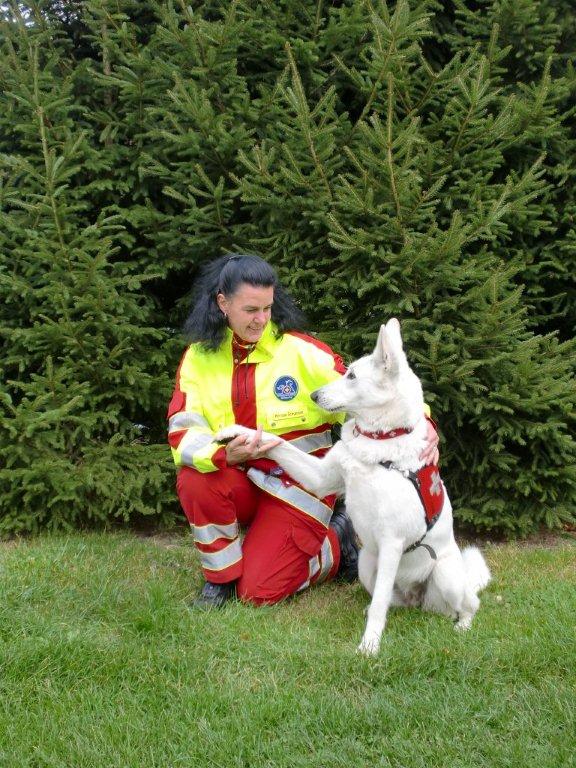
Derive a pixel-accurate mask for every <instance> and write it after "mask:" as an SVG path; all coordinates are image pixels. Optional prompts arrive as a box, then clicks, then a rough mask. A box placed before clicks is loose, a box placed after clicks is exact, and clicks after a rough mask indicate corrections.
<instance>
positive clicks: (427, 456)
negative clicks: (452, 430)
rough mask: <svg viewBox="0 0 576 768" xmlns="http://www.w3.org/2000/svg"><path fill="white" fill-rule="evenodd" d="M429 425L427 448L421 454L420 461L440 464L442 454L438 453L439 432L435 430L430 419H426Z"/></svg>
mask: <svg viewBox="0 0 576 768" xmlns="http://www.w3.org/2000/svg"><path fill="white" fill-rule="evenodd" d="M426 424H427V425H428V432H427V433H426V447H425V448H424V450H423V451H422V453H421V454H420V459H421V460H422V461H423V462H425V463H426V464H438V462H439V461H440V452H439V451H438V442H439V437H438V432H436V430H435V428H434V424H432V422H431V421H430V419H426Z"/></svg>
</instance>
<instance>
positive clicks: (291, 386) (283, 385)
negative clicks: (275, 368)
mask: <svg viewBox="0 0 576 768" xmlns="http://www.w3.org/2000/svg"><path fill="white" fill-rule="evenodd" d="M274 394H275V395H276V397H277V398H278V399H279V400H294V398H295V397H296V395H297V394H298V382H297V381H296V379H293V378H292V376H280V378H279V379H276V381H275V382H274Z"/></svg>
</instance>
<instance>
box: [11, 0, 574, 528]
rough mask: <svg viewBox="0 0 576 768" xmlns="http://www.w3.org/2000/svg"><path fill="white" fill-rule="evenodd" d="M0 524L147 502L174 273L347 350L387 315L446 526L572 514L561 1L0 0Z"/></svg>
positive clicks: (570, 216) (157, 494)
mask: <svg viewBox="0 0 576 768" xmlns="http://www.w3.org/2000/svg"><path fill="white" fill-rule="evenodd" d="M0 7H1V8H2V9H3V10H2V13H3V16H4V21H3V22H2V27H1V31H0V106H1V107H2V109H1V110H0V181H1V184H2V186H1V189H0V286H1V297H2V302H1V304H0V316H1V320H2V322H1V339H2V341H1V343H2V360H1V362H0V372H1V374H2V405H3V412H2V413H3V415H2V418H1V420H0V457H1V459H0V460H1V462H2V468H1V469H0V491H1V495H0V498H1V499H2V500H1V501H0V530H1V531H4V532H10V531H20V530H21V531H26V530H36V529H37V528H39V527H42V526H51V527H62V526H68V525H78V524H81V523H84V522H88V521H105V520H110V519H112V518H115V517H120V518H122V519H124V520H128V519H132V518H134V516H139V515H142V514H154V515H162V514H163V513H164V514H166V513H168V512H169V513H173V511H174V508H175V506H176V505H175V500H174V495H173V492H172V491H171V489H170V487H171V485H172V484H173V470H172V469H171V467H170V458H169V454H168V450H167V448H166V447H165V445H164V436H163V433H164V422H163V418H164V410H165V405H166V401H167V399H168V395H169V391H170V386H171V381H172V378H173V374H174V370H175V367H176V364H177V359H178V355H179V354H180V351H181V350H182V349H183V346H184V344H183V342H182V341H181V340H180V338H179V337H178V329H179V327H180V325H181V322H182V320H183V317H184V316H185V313H186V305H187V302H188V296H189V289H190V285H191V283H192V280H193V278H194V276H195V274H196V273H197V269H198V266H199V265H200V264H201V263H202V262H204V261H205V260H206V259H210V258H212V257H214V256H217V255H219V254H220V253H222V252H225V251H227V250H231V249H239V250H246V251H252V252H258V253H261V254H262V255H264V256H266V257H267V258H269V259H270V261H271V262H272V263H273V264H274V265H275V266H276V267H277V268H278V270H279V272H280V274H281V277H282V279H283V281H284V282H285V284H286V285H287V286H288V287H289V288H290V289H291V290H292V292H293V293H294V294H295V295H296V296H297V298H298V299H299V300H300V303H301V304H302V306H303V308H304V309H305V310H306V312H307V313H308V316H309V318H310V320H311V323H312V327H313V328H314V329H315V330H316V331H317V332H318V333H319V334H320V335H321V336H322V337H323V338H324V339H326V340H327V341H328V342H329V343H331V344H332V345H333V346H334V347H335V348H336V349H338V350H339V351H341V352H343V353H344V354H345V355H346V356H347V357H348V358H350V357H353V356H356V355H358V354H361V353H364V352H366V351H368V350H369V349H370V347H371V344H372V342H373V340H374V338H375V336H376V332H377V329H378V326H379V324H380V323H381V322H382V321H384V320H386V319H387V318H388V317H390V316H392V315H397V316H398V317H399V318H400V319H401V320H402V323H403V329H404V336H405V339H406V344H407V348H408V352H409V356H410V359H411V360H412V362H413V363H414V365H415V367H416V369H417V372H418V373H419V375H420V376H421V377H422V379H423V382H424V386H425V391H426V396H427V399H428V401H429V402H430V404H431V406H432V410H433V414H434V415H435V417H436V418H437V420H438V422H439V426H440V429H441V432H442V435H443V437H444V438H445V439H444V441H443V443H442V457H443V473H444V477H445V480H446V482H447V484H448V486H449V489H450V492H451V496H452V500H453V504H454V506H455V509H456V516H457V518H458V519H459V520H460V521H463V522H465V523H467V524H470V525H472V526H473V527H476V528H479V529H497V530H500V531H505V532H507V533H508V534H511V535H518V534H523V533H527V532H529V531H532V530H535V529H537V528H538V527H539V526H541V525H545V526H547V527H551V528H554V527H558V526H561V525H562V524H563V523H565V522H572V523H573V522H574V508H575V502H576V487H575V486H576V470H575V454H576V446H575V443H574V439H573V432H574V391H575V388H574V378H573V375H574V360H575V354H574V350H575V346H574V340H573V336H574V324H575V321H576V296H575V291H574V280H573V274H574V271H575V269H576V263H575V260H576V257H575V254H576V247H575V241H574V227H573V221H574V216H575V214H576V207H575V200H574V176H575V157H576V151H575V150H576V141H575V136H574V129H573V114H574V91H575V85H576V80H575V77H574V72H573V69H572V65H571V61H572V60H573V40H574V35H573V32H574V21H573V14H571V13H570V10H571V9H570V4H569V3H568V2H567V0H523V1H522V2H521V3H519V2H515V1H513V0H482V2H469V0H453V2H452V3H440V2H436V0H420V1H418V0H411V1H410V2H408V0H398V2H396V3H388V4H386V3H385V2H383V0H363V1H361V2H352V0H350V1H349V2H344V3H338V4H323V3H316V2H308V1H307V0H302V1H301V2H280V3H271V2H264V3H248V2H245V1H243V0H237V2H230V1H229V0H226V1H225V0H213V1H212V2H194V3H190V4H188V3H184V2H154V1H153V0H147V1H146V2H135V0H120V1H116V2H114V3H110V2H107V0H93V1H91V2H90V1H88V0H86V2H78V1H77V2H71V1H68V2H58V3H55V2H41V3H39V4H35V5H34V7H33V9H32V10H30V9H31V6H26V5H25V4H22V3H10V4H9V3H5V4H2V5H1V6H0Z"/></svg>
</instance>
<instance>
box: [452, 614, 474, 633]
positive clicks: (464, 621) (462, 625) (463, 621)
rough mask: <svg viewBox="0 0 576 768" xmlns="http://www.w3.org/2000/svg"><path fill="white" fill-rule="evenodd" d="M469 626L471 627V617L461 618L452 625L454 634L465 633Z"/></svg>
mask: <svg viewBox="0 0 576 768" xmlns="http://www.w3.org/2000/svg"><path fill="white" fill-rule="evenodd" d="M471 626H472V616H462V617H460V619H459V620H458V621H457V622H456V624H454V629H455V630H456V632H467V631H468V630H469V629H470V627H471Z"/></svg>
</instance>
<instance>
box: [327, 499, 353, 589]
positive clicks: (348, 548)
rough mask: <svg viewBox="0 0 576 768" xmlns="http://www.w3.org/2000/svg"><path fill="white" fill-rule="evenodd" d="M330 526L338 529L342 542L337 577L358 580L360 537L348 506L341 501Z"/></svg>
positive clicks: (343, 579) (337, 503)
mask: <svg viewBox="0 0 576 768" xmlns="http://www.w3.org/2000/svg"><path fill="white" fill-rule="evenodd" d="M330 528H332V529H333V530H334V531H336V535H337V536H338V543H339V544H340V565H339V567H338V573H337V574H336V578H337V579H341V580H342V581H348V582H352V581H356V579H357V578H358V539H357V538H356V532H355V530H354V526H353V525H352V521H351V520H350V518H349V517H348V515H347V514H346V507H345V506H344V504H343V503H342V502H341V501H339V502H336V507H335V508H334V512H333V513H332V518H331V519H330Z"/></svg>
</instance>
